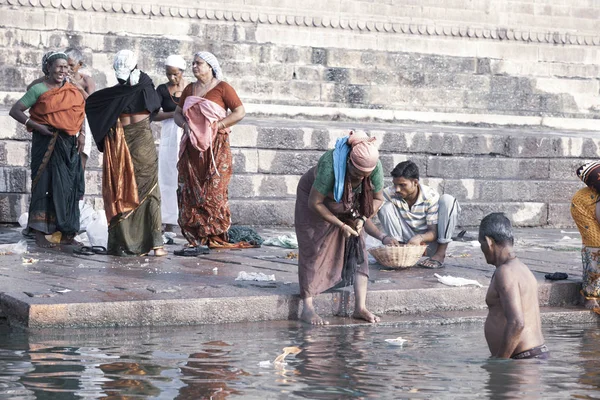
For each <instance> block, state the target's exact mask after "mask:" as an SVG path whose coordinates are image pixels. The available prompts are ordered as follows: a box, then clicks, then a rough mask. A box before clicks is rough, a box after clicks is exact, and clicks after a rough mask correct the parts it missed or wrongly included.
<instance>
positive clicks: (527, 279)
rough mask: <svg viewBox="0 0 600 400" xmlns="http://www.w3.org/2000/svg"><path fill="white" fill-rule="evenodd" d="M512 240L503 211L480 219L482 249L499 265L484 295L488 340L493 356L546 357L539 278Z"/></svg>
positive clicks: (488, 260) (514, 357)
mask: <svg viewBox="0 0 600 400" xmlns="http://www.w3.org/2000/svg"><path fill="white" fill-rule="evenodd" d="M513 242H514V238H513V233H512V226H511V223H510V220H509V219H508V218H507V217H506V216H505V215H504V214H503V213H493V214H489V215H488V216H486V217H485V218H483V219H482V220H481V224H480V226H479V244H480V245H481V251H482V252H483V254H484V256H485V261H486V262H487V263H488V264H491V265H494V266H495V267H496V271H495V272H494V275H493V276H492V281H491V282H490V286H489V288H488V292H487V295H486V298H485V302H486V303H487V305H488V308H489V312H488V316H487V319H486V321H485V339H486V340H487V343H488V347H489V349H490V352H491V353H492V357H497V358H513V359H525V358H541V359H546V358H548V355H549V352H548V348H547V347H546V345H545V344H544V336H543V335H542V323H541V320H540V306H539V302H538V285H537V280H536V279H535V277H534V276H533V274H532V273H531V271H530V270H529V268H527V266H526V265H525V264H523V263H522V262H521V261H520V260H519V259H518V258H517V256H516V255H515V254H514V251H513Z"/></svg>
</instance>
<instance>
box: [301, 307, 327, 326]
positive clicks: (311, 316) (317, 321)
mask: <svg viewBox="0 0 600 400" xmlns="http://www.w3.org/2000/svg"><path fill="white" fill-rule="evenodd" d="M300 320H301V321H304V322H306V323H307V324H311V325H329V321H325V320H324V319H323V318H321V317H320V316H319V314H317V312H316V311H315V310H314V309H307V308H306V307H305V308H304V310H302V314H301V315H300Z"/></svg>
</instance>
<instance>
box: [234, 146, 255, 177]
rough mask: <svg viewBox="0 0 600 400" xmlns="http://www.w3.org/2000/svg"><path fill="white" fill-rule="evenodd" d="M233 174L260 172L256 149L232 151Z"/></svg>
mask: <svg viewBox="0 0 600 400" xmlns="http://www.w3.org/2000/svg"><path fill="white" fill-rule="evenodd" d="M231 153H232V158H233V172H234V173H245V172H258V151H257V150H256V149H231Z"/></svg>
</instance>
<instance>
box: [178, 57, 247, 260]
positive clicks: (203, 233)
mask: <svg viewBox="0 0 600 400" xmlns="http://www.w3.org/2000/svg"><path fill="white" fill-rule="evenodd" d="M192 72H193V73H194V76H195V77H196V79H197V81H196V82H194V83H191V84H189V85H188V86H187V87H186V88H185V89H184V91H183V93H182V94H181V98H180V99H179V106H177V108H176V109H175V123H176V124H177V125H179V126H180V127H182V128H183V130H184V133H183V138H182V140H181V149H180V152H179V162H178V164H177V170H178V173H179V175H178V177H179V178H178V185H179V186H178V190H177V201H178V204H179V219H178V222H179V226H180V227H181V233H182V234H183V236H184V237H185V238H186V239H187V241H188V243H189V246H188V247H185V248H184V249H183V250H179V251H175V254H176V255H183V256H196V255H198V254H202V253H206V252H207V251H208V248H209V247H234V246H235V247H245V246H248V243H237V244H235V245H233V244H230V243H229V241H228V237H227V231H228V230H229V227H230V225H231V211H230V210H229V202H228V198H227V186H228V185H229V181H230V179H231V174H232V165H231V161H232V160H231V149H230V148H229V132H230V130H229V127H231V126H233V125H235V124H237V123H238V122H239V121H241V120H242V118H244V115H246V112H245V110H244V106H243V104H242V102H241V101H240V98H239V97H238V95H237V93H236V92H235V90H234V89H233V88H232V87H231V86H230V85H229V84H227V83H226V82H223V81H222V80H221V79H222V78H223V77H222V75H223V74H222V72H221V67H220V65H219V61H217V58H216V57H215V56H214V55H213V54H211V53H209V52H206V51H201V52H198V53H196V54H195V55H194V62H193V63H192ZM228 111H230V114H227V112H228Z"/></svg>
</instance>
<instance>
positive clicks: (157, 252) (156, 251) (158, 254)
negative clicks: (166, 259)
mask: <svg viewBox="0 0 600 400" xmlns="http://www.w3.org/2000/svg"><path fill="white" fill-rule="evenodd" d="M167 254H169V253H168V252H167V251H166V250H165V249H163V248H159V249H154V257H163V256H166V255H167Z"/></svg>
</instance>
